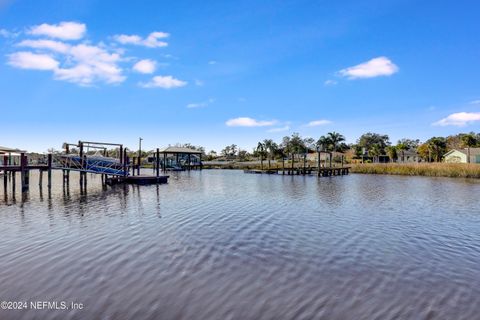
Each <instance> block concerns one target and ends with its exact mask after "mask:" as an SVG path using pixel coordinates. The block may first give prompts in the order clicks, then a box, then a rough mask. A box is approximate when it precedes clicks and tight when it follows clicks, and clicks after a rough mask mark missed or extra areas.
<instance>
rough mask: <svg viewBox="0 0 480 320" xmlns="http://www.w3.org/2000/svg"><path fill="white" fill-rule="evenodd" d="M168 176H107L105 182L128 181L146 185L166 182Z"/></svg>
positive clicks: (109, 183)
mask: <svg viewBox="0 0 480 320" xmlns="http://www.w3.org/2000/svg"><path fill="white" fill-rule="evenodd" d="M169 177H170V176H158V177H157V176H148V175H137V176H128V177H109V178H107V179H106V181H105V183H106V184H108V185H114V184H120V183H129V184H137V185H148V184H164V183H167V182H168V178H169Z"/></svg>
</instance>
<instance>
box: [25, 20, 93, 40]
mask: <svg viewBox="0 0 480 320" xmlns="http://www.w3.org/2000/svg"><path fill="white" fill-rule="evenodd" d="M86 31H87V27H86V26H85V24H83V23H77V22H65V21H64V22H60V23H59V24H46V23H43V24H41V25H38V26H34V27H32V28H31V29H30V30H29V31H28V33H29V34H32V35H36V36H48V37H50V38H58V39H62V40H78V39H81V38H83V36H84V35H85V32H86Z"/></svg>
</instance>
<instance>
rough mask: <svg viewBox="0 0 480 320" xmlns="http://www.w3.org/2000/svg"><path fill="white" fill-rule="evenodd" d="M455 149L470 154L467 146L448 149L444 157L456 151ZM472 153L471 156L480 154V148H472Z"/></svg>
mask: <svg viewBox="0 0 480 320" xmlns="http://www.w3.org/2000/svg"><path fill="white" fill-rule="evenodd" d="M455 151H457V152H461V153H463V154H464V155H467V154H468V151H467V149H466V148H465V149H452V150H450V151H448V152H447V153H445V155H444V157H445V156H448V155H450V154H452V153H454V152H455ZM470 155H471V156H475V155H480V148H470Z"/></svg>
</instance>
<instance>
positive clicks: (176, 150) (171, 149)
mask: <svg viewBox="0 0 480 320" xmlns="http://www.w3.org/2000/svg"><path fill="white" fill-rule="evenodd" d="M160 153H190V154H202V153H203V152H202V151H198V150H194V149H190V148H183V147H167V148H165V149H163V150H160Z"/></svg>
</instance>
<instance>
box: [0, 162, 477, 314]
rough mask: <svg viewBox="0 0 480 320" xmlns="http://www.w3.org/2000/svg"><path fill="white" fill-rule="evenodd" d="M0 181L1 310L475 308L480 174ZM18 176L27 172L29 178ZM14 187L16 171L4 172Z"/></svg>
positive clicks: (208, 174) (215, 174) (234, 174)
mask: <svg viewBox="0 0 480 320" xmlns="http://www.w3.org/2000/svg"><path fill="white" fill-rule="evenodd" d="M54 179H55V182H54V184H53V187H52V189H51V190H49V189H48V188H46V186H43V188H39V187H38V177H36V176H35V175H34V174H32V178H31V188H30V191H29V192H28V193H25V194H23V195H22V194H20V193H19V192H18V190H20V188H19V186H17V188H16V190H17V191H16V192H15V193H12V189H11V186H9V189H8V190H7V193H5V191H4V190H3V188H2V190H1V191H0V222H1V223H0V234H1V240H2V241H0V300H12V301H25V300H27V301H33V300H39V301H52V300H53V301H75V302H81V303H83V304H84V305H85V309H84V310H82V311H74V310H69V311H52V310H50V311H49V310H40V311H38V310H37V311H32V310H29V311H1V310H0V319H40V318H41V319H90V318H91V319H100V318H101V319H475V318H477V317H478V314H480V271H479V269H478V266H479V265H480V232H479V231H480V227H479V226H480V214H479V210H478V208H479V207H480V198H479V197H478V194H479V192H480V183H478V182H475V181H472V180H469V181H468V180H452V179H431V178H415V177H394V176H368V175H351V176H344V177H331V178H320V179H317V178H316V177H302V176H274V175H264V176H262V175H247V174H243V173H242V172H238V171H215V170H211V171H208V170H204V171H202V172H199V171H193V172H181V173H172V175H171V178H170V181H169V184H167V185H159V186H131V185H117V186H114V187H107V188H105V187H103V186H102V185H101V183H100V179H99V178H98V177H95V176H89V177H88V187H87V189H86V190H81V189H80V187H79V183H78V179H77V176H75V175H73V174H72V177H71V179H70V184H69V185H62V183H61V181H62V177H61V173H55V176H54ZM18 180H19V179H17V183H18V182H19V181H18ZM2 187H3V185H2Z"/></svg>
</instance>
